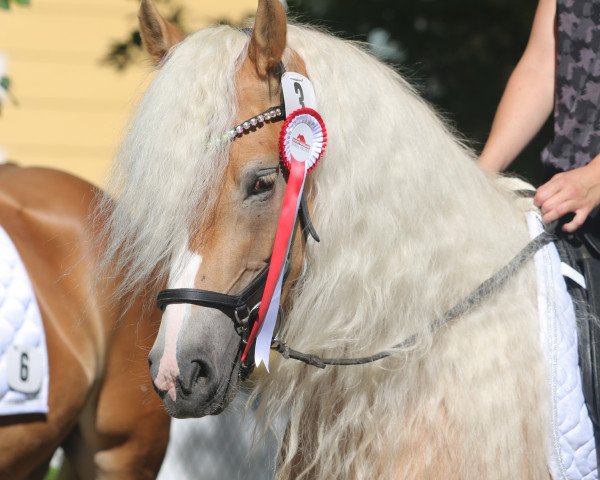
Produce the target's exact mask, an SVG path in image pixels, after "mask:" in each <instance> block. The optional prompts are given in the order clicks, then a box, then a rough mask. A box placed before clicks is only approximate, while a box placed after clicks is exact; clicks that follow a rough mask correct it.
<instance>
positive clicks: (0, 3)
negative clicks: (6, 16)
mask: <svg viewBox="0 0 600 480" xmlns="http://www.w3.org/2000/svg"><path fill="white" fill-rule="evenodd" d="M11 1H12V2H14V3H16V4H18V5H29V4H30V3H31V0H0V8H2V9H4V10H8V9H9V8H10V5H11Z"/></svg>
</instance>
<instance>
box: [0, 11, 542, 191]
mask: <svg viewBox="0 0 600 480" xmlns="http://www.w3.org/2000/svg"><path fill="white" fill-rule="evenodd" d="M19 3H31V4H30V5H29V6H21V5H19ZM156 3H157V4H158V6H159V9H160V10H161V12H162V13H163V14H164V15H166V16H168V17H171V18H175V20H177V21H179V22H180V24H181V25H182V26H183V28H184V29H185V30H187V31H193V30H195V29H197V28H200V27H202V26H205V25H207V24H211V23H215V22H219V21H228V22H231V23H234V24H238V23H239V22H240V21H241V20H242V19H243V18H245V17H247V16H249V15H251V14H252V13H253V12H254V9H255V7H256V3H257V0H218V1H217V0H156ZM284 3H285V4H287V5H288V6H289V11H290V15H291V17H292V18H293V19H295V20H296V21H302V22H309V23H312V24H316V25H319V26H323V27H325V28H328V29H329V30H330V31H332V32H334V33H336V34H339V35H341V36H343V37H345V38H349V39H352V40H359V41H365V42H369V44H370V47H369V48H371V50H372V51H373V52H374V53H375V54H376V55H378V56H379V57H380V58H381V59H382V60H384V61H386V62H388V63H390V64H392V65H393V66H394V67H396V68H398V69H399V70H400V71H401V72H402V73H403V74H404V75H405V77H407V78H408V80H409V81H410V82H411V83H413V84H414V85H416V87H417V88H418V89H419V90H420V92H421V93H422V94H423V96H424V97H425V98H426V99H427V100H429V101H430V102H431V103H432V104H434V106H435V107H436V108H437V109H438V110H439V111H440V112H441V113H442V114H443V115H444V116H445V117H446V118H447V119H448V120H449V121H450V123H451V125H453V126H454V127H455V128H456V130H457V131H458V132H459V133H460V134H461V135H462V136H464V138H465V139H467V142H468V143H469V144H470V145H471V146H472V147H473V148H474V149H475V150H478V149H479V148H480V147H481V146H482V145H483V143H484V142H485V139H486V137H487V133H488V131H489V127H490V124H491V121H492V118H493V115H494V110H495V108H496V105H497V104H498V100H499V97H500V95H501V92H502V90H503V87H504V85H505V83H506V80H507V79H508V76H509V74H510V72H511V71H512V68H513V67H514V65H515V63H516V61H517V60H518V58H519V57H520V54H521V53H522V51H523V49H524V47H525V44H526V41H527V36H528V34H529V29H530V26H531V21H532V19H533V14H534V11H535V7H536V4H537V1H536V0H363V1H360V2H352V4H351V5H350V4H349V3H348V2H347V0H287V2H284ZM3 5H10V6H11V8H10V9H9V10H3V9H2V8H0V82H1V77H2V75H3V71H4V70H6V71H7V72H8V74H9V77H10V80H11V88H12V91H13V94H14V97H15V99H16V100H17V101H18V102H19V104H18V106H16V105H15V104H14V103H12V102H10V101H7V99H4V101H3V102H2V104H3V105H4V108H3V112H2V116H1V117H0V159H1V158H2V156H3V152H4V155H6V156H7V157H8V159H11V160H14V161H16V162H18V163H21V164H24V165H31V164H36V165H49V166H56V167H59V168H63V169H67V170H69V171H72V172H74V173H76V174H78V175H81V176H83V177H85V178H87V179H89V180H92V181H93V182H95V183H97V184H102V178H103V176H104V173H105V171H106V168H107V165H108V163H109V162H110V159H111V157H112V156H113V154H114V152H115V149H116V145H117V144H118V141H119V139H120V137H121V135H122V132H123V128H124V125H125V123H126V119H127V118H128V116H129V114H130V112H131V110H132V107H133V106H134V105H135V104H136V102H137V100H138V99H139V97H140V95H141V93H142V92H143V90H144V88H145V86H146V84H147V83H148V81H149V78H150V77H151V75H152V68H151V66H150V65H149V64H148V62H147V60H146V59H145V56H144V55H143V53H142V52H141V51H140V49H139V48H138V47H137V45H136V44H137V43H139V36H136V35H137V32H136V11H137V7H138V1H137V0H0V7H2V6H3ZM1 85H2V84H1V83H0V101H1V100H2V96H3V90H2V87H1ZM549 134H550V132H549V131H548V130H546V131H544V132H543V133H542V134H541V135H540V137H539V138H538V139H537V140H536V141H534V142H533V144H532V146H531V147H530V148H529V149H528V150H526V151H525V152H524V154H523V155H521V157H520V158H519V160H518V161H517V162H515V163H514V164H513V165H512V166H511V169H512V170H513V171H515V172H517V173H519V174H522V175H524V176H526V177H527V178H528V179H529V180H531V181H533V182H536V180H539V179H540V176H541V172H539V162H538V161H537V159H538V155H539V151H540V149H541V147H542V145H543V144H544V143H545V142H546V141H547V140H548V136H549Z"/></svg>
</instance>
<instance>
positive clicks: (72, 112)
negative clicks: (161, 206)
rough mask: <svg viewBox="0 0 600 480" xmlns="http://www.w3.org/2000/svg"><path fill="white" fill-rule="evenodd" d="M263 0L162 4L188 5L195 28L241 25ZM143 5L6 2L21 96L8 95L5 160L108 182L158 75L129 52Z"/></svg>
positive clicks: (0, 131)
mask: <svg viewBox="0 0 600 480" xmlns="http://www.w3.org/2000/svg"><path fill="white" fill-rule="evenodd" d="M256 3H257V0H219V1H206V2H202V1H193V0H177V2H175V1H173V2H161V1H160V0H159V1H158V2H157V4H158V5H159V8H160V9H161V12H163V13H164V15H166V16H177V15H178V12H181V14H180V16H181V20H180V21H181V23H182V24H183V26H184V27H185V28H187V29H188V30H190V31H191V30H194V29H197V28H200V27H202V26H206V25H208V24H212V23H215V22H218V21H224V20H227V21H231V22H234V23H235V22H239V21H240V20H241V19H243V18H244V17H247V16H248V15H250V14H252V13H253V12H254V11H255V10H256ZM138 6H139V2H138V1H136V0H31V4H30V5H28V6H21V5H19V4H18V3H15V2H14V1H13V2H12V3H11V4H10V8H9V9H8V10H4V9H0V77H2V76H3V75H6V74H7V75H8V78H10V80H11V83H10V87H11V88H10V90H11V92H12V95H13V96H14V99H15V101H16V102H18V103H14V102H12V101H10V100H9V99H5V100H4V101H3V102H2V105H3V107H2V114H1V116H0V149H2V150H3V152H4V153H1V152H0V158H2V156H5V157H6V158H7V159H9V160H12V161H15V162H17V163H19V164H21V165H44V166H51V167H56V168H61V169H63V170H68V171H70V172H73V173H75V174H76V175H79V176H81V177H84V178H86V179H88V180H90V181H92V182H94V183H96V184H98V185H101V184H102V182H103V178H104V175H105V172H106V170H107V167H108V165H109V163H110V161H111V158H112V156H113V154H114V152H115V150H116V147H117V145H118V143H119V140H120V138H121V136H122V133H123V129H124V128H125V124H126V121H127V119H128V117H129V115H130V112H131V110H132V108H133V106H134V105H135V104H136V103H137V100H138V99H139V97H140V95H141V94H142V92H143V91H144V88H145V86H146V85H147V83H148V82H149V80H150V78H151V76H152V71H153V68H152V66H151V65H150V64H149V62H148V61H147V60H146V57H145V56H144V55H143V53H142V52H141V51H138V50H136V49H133V48H129V49H127V44H128V41H129V40H131V36H132V34H133V32H134V31H135V29H136V27H137V9H138ZM119 47H120V48H121V51H119ZM111 49H112V50H111ZM127 50H129V51H127ZM111 52H112V53H113V54H114V55H113V56H112V57H109V55H110V53H111ZM119 55H120V56H119ZM109 58H111V59H112V61H110V60H109ZM5 65H6V66H5ZM119 67H124V68H121V69H119ZM3 70H4V71H5V72H4V71H3ZM0 90H2V89H1V88H0ZM0 94H1V93H0Z"/></svg>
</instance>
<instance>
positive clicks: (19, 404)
mask: <svg viewBox="0 0 600 480" xmlns="http://www.w3.org/2000/svg"><path fill="white" fill-rule="evenodd" d="M48 384H49V377H48V352H47V349H46V336H45V333H44V325H43V323H42V317H41V315H40V311H39V308H38V305H37V301H36V299H35V295H34V292H33V288H32V286H31V282H30V281H29V277H28V275H27V272H26V271H25V267H24V266H23V262H22V261H21V258H20V257H19V253H18V252H17V249H16V248H15V246H14V245H13V243H12V241H11V239H10V237H9V236H8V234H7V233H6V232H5V231H4V229H3V228H2V227H0V415H19V414H30V413H42V414H44V413H47V412H48Z"/></svg>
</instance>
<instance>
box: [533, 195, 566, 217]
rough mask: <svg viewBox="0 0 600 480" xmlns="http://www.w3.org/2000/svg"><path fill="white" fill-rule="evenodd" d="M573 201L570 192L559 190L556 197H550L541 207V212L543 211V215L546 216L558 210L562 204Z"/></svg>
mask: <svg viewBox="0 0 600 480" xmlns="http://www.w3.org/2000/svg"><path fill="white" fill-rule="evenodd" d="M570 200H573V198H571V197H570V195H569V192H568V191H567V190H565V189H562V190H558V191H557V192H556V193H555V194H554V195H552V196H551V197H548V198H547V199H546V200H544V202H542V203H541V205H539V208H540V210H541V211H542V215H545V214H547V213H549V212H551V211H552V210H554V209H555V208H557V207H558V206H559V205H560V204H562V203H565V202H568V201H570Z"/></svg>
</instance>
